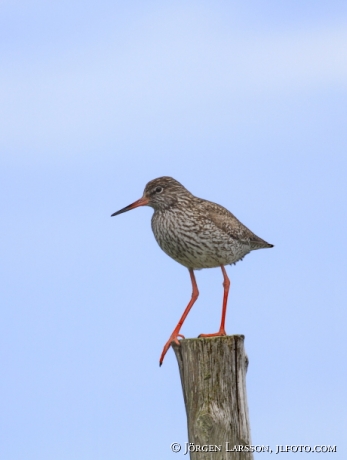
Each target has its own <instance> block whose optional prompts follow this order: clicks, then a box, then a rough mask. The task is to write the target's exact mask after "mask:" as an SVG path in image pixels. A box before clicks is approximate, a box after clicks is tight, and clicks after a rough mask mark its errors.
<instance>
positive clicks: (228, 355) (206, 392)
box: [173, 335, 253, 460]
mask: <svg viewBox="0 0 347 460" xmlns="http://www.w3.org/2000/svg"><path fill="white" fill-rule="evenodd" d="M173 349H174V351H175V354H176V358H177V361H178V366H179V371H180V376H181V382H182V389H183V396H184V403H185V407H186V412H187V421H188V438H189V443H193V445H194V446H193V445H192V450H191V452H190V458H191V460H253V453H252V452H246V451H243V450H242V448H241V449H240V450H238V451H232V449H234V446H248V445H250V444H251V437H250V426H249V418H248V406H247V395H246V371H247V365H248V360H247V356H246V354H245V350H244V336H243V335H232V336H226V337H212V338H200V339H184V340H181V342H180V345H179V346H178V345H176V344H173ZM203 446H207V447H203ZM209 446H212V447H209ZM215 446H216V447H215Z"/></svg>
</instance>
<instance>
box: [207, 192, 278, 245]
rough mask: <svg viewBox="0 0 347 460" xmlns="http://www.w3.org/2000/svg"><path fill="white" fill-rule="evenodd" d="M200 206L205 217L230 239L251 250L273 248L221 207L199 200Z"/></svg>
mask: <svg viewBox="0 0 347 460" xmlns="http://www.w3.org/2000/svg"><path fill="white" fill-rule="evenodd" d="M200 204H201V206H202V208H203V209H204V211H205V215H206V216H208V218H209V219H210V220H211V221H212V222H213V223H214V224H215V225H216V226H217V227H218V228H219V229H221V230H222V231H224V232H225V233H227V234H228V235H229V236H230V237H231V238H234V239H236V240H239V241H240V242H242V243H244V244H247V245H250V248H251V249H261V248H271V247H272V246H273V245H272V244H269V243H267V242H266V241H264V240H262V239H261V238H259V237H258V236H257V235H255V234H254V233H253V232H251V230H249V229H248V228H247V227H246V226H245V225H243V224H242V223H241V222H240V221H239V220H238V219H237V218H236V217H235V216H234V215H233V214H232V213H231V212H230V211H228V210H227V209H226V208H224V207H223V206H220V205H219V204H216V203H213V202H211V201H207V200H201V203H200Z"/></svg>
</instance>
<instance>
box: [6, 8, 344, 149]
mask: <svg viewBox="0 0 347 460" xmlns="http://www.w3.org/2000/svg"><path fill="white" fill-rule="evenodd" d="M346 43H347V28H346V27H345V24H330V25H329V26H326V27H324V26H320V27H318V26H317V27H313V26H312V27H311V28H310V29H309V28H305V29H296V30H288V29H286V30H285V31H283V32H281V31H279V30H278V29H276V30H273V31H271V30H266V31H263V32H261V31H259V30H257V32H256V33H254V34H252V33H251V32H250V31H246V32H243V31H242V30H240V29H235V30H228V28H227V27H225V26H224V27H220V28H218V27H217V23H216V22H212V23H209V22H208V20H206V18H204V20H202V21H196V23H195V26H194V27H193V28H192V24H191V22H189V21H186V20H184V19H182V16H179V15H176V16H175V17H170V18H168V17H167V16H165V15H164V16H163V17H161V18H158V17H157V16H149V17H147V18H146V19H145V20H143V19H142V20H141V21H139V22H138V23H136V24H132V27H131V28H130V29H129V30H127V31H125V30H124V31H121V32H119V31H118V33H117V35H114V36H108V37H107V39H106V38H105V39H104V40H99V41H96V42H94V43H90V42H87V43H86V46H85V47H81V45H80V44H79V45H78V46H77V45H76V46H73V44H72V46H71V47H70V49H67V48H64V49H59V48H58V49H57V50H56V53H55V54H54V55H48V54H42V55H40V53H37V54H35V53H34V54H33V57H32V59H30V58H28V57H27V56H26V57H25V59H24V58H23V55H22V54H21V53H19V54H18V55H17V58H16V55H14V56H12V57H11V58H9V57H8V58H7V59H5V61H4V62H3V67H5V68H4V72H3V76H2V77H1V80H0V88H1V93H2V96H1V108H0V116H1V118H2V126H3V135H2V144H3V146H4V147H7V146H9V145H12V146H16V145H17V146H20V145H21V146H24V145H26V144H27V143H33V144H37V145H47V144H49V143H51V142H53V143H54V142H58V140H59V139H61V138H65V139H74V138H81V137H85V138H88V136H89V137H90V136H92V137H93V136H117V135H121V134H122V133H123V134H124V133H128V132H131V131H133V130H134V129H135V128H136V129H138V130H140V131H141V129H142V128H143V127H144V126H145V129H147V127H148V124H149V123H151V121H153V120H155V119H156V118H158V117H159V118H160V117H162V116H163V114H165V113H166V114H171V116H172V117H173V118H175V114H176V116H177V117H178V116H179V113H180V112H181V111H182V110H184V111H185V112H186V113H187V112H188V113H191V114H192V116H194V112H196V111H198V110H199V108H200V107H201V104H203V105H204V104H205V105H206V104H207V105H210V107H211V104H212V106H213V107H214V108H215V109H216V111H218V107H217V106H218V104H219V103H220V101H221V100H224V101H225V100H226V99H228V98H231V99H238V100H242V101H244V103H247V104H248V103H251V101H252V99H254V97H256V96H257V95H261V96H262V95H265V96H266V95H272V94H274V95H276V93H283V94H285V95H286V96H289V97H290V94H291V93H293V92H295V91H307V90H308V91H311V90H312V89H313V90H324V89H329V88H330V87H333V88H340V89H342V90H345V89H346V85H347V83H346V82H347V46H346Z"/></svg>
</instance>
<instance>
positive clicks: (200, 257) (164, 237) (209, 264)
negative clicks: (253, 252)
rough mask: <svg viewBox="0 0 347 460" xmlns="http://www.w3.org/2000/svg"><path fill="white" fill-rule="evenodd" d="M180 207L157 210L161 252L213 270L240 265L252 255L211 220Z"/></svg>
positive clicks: (155, 220) (155, 217) (155, 230)
mask: <svg viewBox="0 0 347 460" xmlns="http://www.w3.org/2000/svg"><path fill="white" fill-rule="evenodd" d="M198 217H199V218H197V216H195V215H193V214H189V212H184V211H183V210H181V209H179V208H171V209H168V210H165V211H155V212H154V214H153V216H152V230H153V233H154V236H155V239H156V240H157V243H158V244H159V246H160V247H161V249H162V250H163V251H164V252H165V253H166V254H167V255H169V256H170V257H172V258H173V259H174V260H176V261H177V262H179V263H180V264H182V265H184V266H185V267H188V268H193V269H202V268H213V267H218V266H220V265H228V264H233V263H236V262H237V261H238V260H240V259H242V258H243V257H244V256H245V255H246V254H248V253H249V252H250V247H249V246H248V245H245V244H242V243H241V242H240V241H238V240H235V239H233V238H231V237H230V236H229V235H228V234H227V233H225V232H223V231H222V230H220V229H219V228H218V227H216V226H215V224H214V223H213V222H212V221H211V220H209V219H208V218H204V217H201V216H198Z"/></svg>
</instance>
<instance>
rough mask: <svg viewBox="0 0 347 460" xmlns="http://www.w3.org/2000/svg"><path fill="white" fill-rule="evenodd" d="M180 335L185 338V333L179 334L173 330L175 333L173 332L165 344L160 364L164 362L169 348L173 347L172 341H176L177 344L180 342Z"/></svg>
mask: <svg viewBox="0 0 347 460" xmlns="http://www.w3.org/2000/svg"><path fill="white" fill-rule="evenodd" d="M178 337H182V339H184V335H182V334H178V333H177V332H176V331H173V333H172V334H171V336H170V338H169V340H168V341H167V342H166V344H165V345H164V348H163V351H162V353H161V356H160V360H159V366H161V365H162V364H163V361H164V357H165V355H166V353H167V351H168V349H169V348H170V347H171V344H172V342H175V343H176V344H177V345H179V344H180V341H179V340H178Z"/></svg>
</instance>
